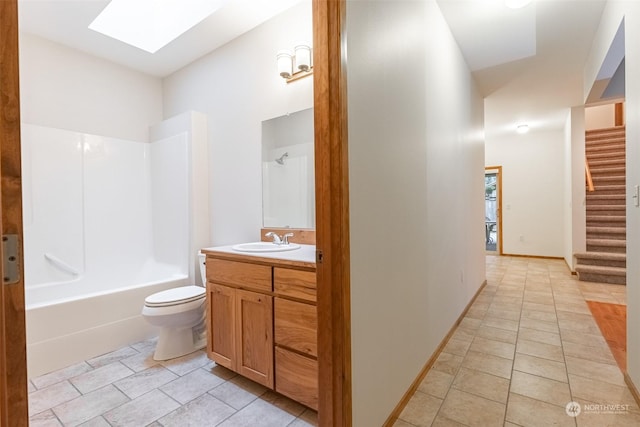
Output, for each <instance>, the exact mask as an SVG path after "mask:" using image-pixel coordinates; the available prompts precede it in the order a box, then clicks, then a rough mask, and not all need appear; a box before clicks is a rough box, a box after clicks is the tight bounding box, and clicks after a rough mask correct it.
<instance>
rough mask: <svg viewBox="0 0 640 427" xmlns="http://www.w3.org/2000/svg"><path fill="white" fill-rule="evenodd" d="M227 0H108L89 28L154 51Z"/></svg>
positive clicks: (151, 51)
mask: <svg viewBox="0 0 640 427" xmlns="http://www.w3.org/2000/svg"><path fill="white" fill-rule="evenodd" d="M225 2H226V0H111V3H109V4H108V5H107V7H105V8H104V10H103V11H102V13H100V15H98V16H97V17H96V19H94V20H93V22H92V23H91V24H90V25H89V28H90V29H92V30H94V31H97V32H99V33H102V34H104V35H106V36H109V37H112V38H114V39H117V40H120V41H122V42H124V43H127V44H130V45H132V46H135V47H137V48H140V49H142V50H145V51H147V52H149V53H155V52H157V51H158V50H160V49H161V48H163V47H164V46H166V45H167V44H169V43H170V42H171V41H173V40H174V39H176V38H177V37H179V36H180V35H181V34H183V33H184V32H185V31H187V30H189V29H190V28H191V27H193V26H195V25H196V24H198V23H200V22H201V21H202V20H203V19H205V18H206V17H208V16H209V15H211V14H212V13H213V12H215V11H216V10H218V9H219V8H220V7H221V6H222V5H223V4H224V3H225Z"/></svg>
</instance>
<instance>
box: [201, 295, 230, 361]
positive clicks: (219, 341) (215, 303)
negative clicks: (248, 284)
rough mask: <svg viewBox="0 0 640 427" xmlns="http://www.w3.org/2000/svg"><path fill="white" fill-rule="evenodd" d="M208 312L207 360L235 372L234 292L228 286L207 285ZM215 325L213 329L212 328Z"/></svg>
mask: <svg viewBox="0 0 640 427" xmlns="http://www.w3.org/2000/svg"><path fill="white" fill-rule="evenodd" d="M207 286H208V288H209V304H210V306H209V310H208V312H207V313H208V314H207V317H208V319H209V321H208V322H207V323H208V325H207V328H208V330H209V339H208V340H207V345H208V353H209V358H211V359H212V360H214V361H215V362H216V363H217V364H218V365H222V366H224V367H225V368H229V369H231V370H234V371H235V370H236V363H235V360H236V340H235V335H236V332H235V323H236V320H235V317H236V314H235V313H236V304H235V299H236V290H235V289H234V288H230V287H228V286H220V285H216V284H213V283H209V284H208V285H207ZM213 325H215V328H214V327H213Z"/></svg>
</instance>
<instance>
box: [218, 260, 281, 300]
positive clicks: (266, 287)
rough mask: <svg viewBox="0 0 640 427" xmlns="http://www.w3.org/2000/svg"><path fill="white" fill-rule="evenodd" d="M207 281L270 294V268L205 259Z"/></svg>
mask: <svg viewBox="0 0 640 427" xmlns="http://www.w3.org/2000/svg"><path fill="white" fill-rule="evenodd" d="M207 280H208V281H212V282H215V283H221V284H225V285H232V286H237V287H241V288H246V289H252V290H256V291H261V292H271V291H272V288H271V267H270V266H267V265H257V264H250V263H246V262H237V261H227V260H224V259H217V258H212V257H207Z"/></svg>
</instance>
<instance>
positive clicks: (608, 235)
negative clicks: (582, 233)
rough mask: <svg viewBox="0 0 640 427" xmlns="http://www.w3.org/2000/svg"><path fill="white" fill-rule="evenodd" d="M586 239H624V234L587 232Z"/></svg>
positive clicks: (625, 237) (625, 236)
mask: <svg viewBox="0 0 640 427" xmlns="http://www.w3.org/2000/svg"><path fill="white" fill-rule="evenodd" d="M587 239H606V240H626V239H627V235H626V234H624V233H623V234H618V233H615V234H614V233H589V232H587Z"/></svg>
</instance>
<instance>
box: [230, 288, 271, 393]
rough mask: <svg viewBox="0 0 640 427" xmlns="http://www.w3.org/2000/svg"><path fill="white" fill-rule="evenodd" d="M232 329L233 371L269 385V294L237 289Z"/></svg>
mask: <svg viewBox="0 0 640 427" xmlns="http://www.w3.org/2000/svg"><path fill="white" fill-rule="evenodd" d="M236 328H237V329H236V331H237V335H236V340H237V341H236V357H237V360H236V362H237V370H236V371H237V372H238V373H239V374H240V375H244V376H245V377H247V378H249V379H251V380H253V381H255V382H257V383H260V384H262V385H264V386H266V387H269V388H273V297H272V296H269V295H264V294H259V293H257V292H249V291H244V290H240V289H237V290H236Z"/></svg>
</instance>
